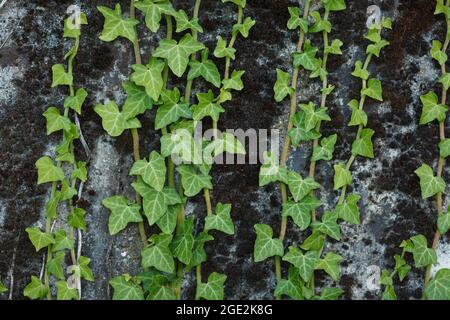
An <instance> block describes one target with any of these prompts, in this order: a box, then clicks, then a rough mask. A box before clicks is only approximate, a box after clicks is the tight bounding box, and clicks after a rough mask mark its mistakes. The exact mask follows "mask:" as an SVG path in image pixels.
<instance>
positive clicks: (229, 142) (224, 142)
mask: <svg viewBox="0 0 450 320" xmlns="http://www.w3.org/2000/svg"><path fill="white" fill-rule="evenodd" d="M224 152H227V153H230V154H243V155H245V154H246V152H245V147H244V146H243V145H242V143H241V142H240V141H239V139H238V138H236V137H235V136H234V135H233V134H231V133H226V132H224V133H222V136H221V137H220V138H217V139H215V140H214V141H212V142H211V143H209V144H208V145H207V146H206V147H205V149H204V156H203V158H204V159H205V158H206V155H208V156H209V155H211V156H212V157H216V156H218V155H220V154H222V153H224ZM207 160H208V161H210V162H208V163H212V159H207Z"/></svg>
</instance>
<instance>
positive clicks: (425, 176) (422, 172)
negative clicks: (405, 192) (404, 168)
mask: <svg viewBox="0 0 450 320" xmlns="http://www.w3.org/2000/svg"><path fill="white" fill-rule="evenodd" d="M414 173H415V174H416V175H417V176H418V177H419V179H420V190H421V192H422V198H423V199H426V198H429V197H432V196H434V195H436V194H437V193H439V192H444V190H445V181H444V179H442V178H441V177H438V176H434V174H433V169H431V167H430V166H428V165H426V164H422V165H421V166H420V168H418V169H417V170H416V171H414Z"/></svg>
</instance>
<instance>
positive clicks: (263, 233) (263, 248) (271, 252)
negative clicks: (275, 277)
mask: <svg viewBox="0 0 450 320" xmlns="http://www.w3.org/2000/svg"><path fill="white" fill-rule="evenodd" d="M255 231H256V241H255V248H254V252H253V254H254V259H255V262H260V261H264V260H266V259H267V258H270V257H273V256H280V257H282V256H283V254H284V248H283V242H282V241H281V240H280V239H273V231H272V228H271V227H270V226H268V225H266V224H255Z"/></svg>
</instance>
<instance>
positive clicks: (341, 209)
mask: <svg viewBox="0 0 450 320" xmlns="http://www.w3.org/2000/svg"><path fill="white" fill-rule="evenodd" d="M360 199H361V196H359V195H357V194H354V193H350V194H349V195H348V197H347V199H346V200H345V201H344V203H342V204H338V205H337V206H336V212H337V214H338V217H339V219H342V220H344V221H347V222H349V223H352V224H356V225H359V224H360V223H361V219H360V217H359V215H360V213H359V207H358V202H359V200H360Z"/></svg>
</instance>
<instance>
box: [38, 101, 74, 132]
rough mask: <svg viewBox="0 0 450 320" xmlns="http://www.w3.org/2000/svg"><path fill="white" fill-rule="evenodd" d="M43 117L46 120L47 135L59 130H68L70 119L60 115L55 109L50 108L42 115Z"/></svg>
mask: <svg viewBox="0 0 450 320" xmlns="http://www.w3.org/2000/svg"><path fill="white" fill-rule="evenodd" d="M43 115H44V117H45V119H47V135H50V134H52V133H53V132H57V131H59V130H64V131H69V130H70V124H71V122H70V119H69V118H68V117H65V116H64V115H61V114H60V113H59V110H58V109H57V108H55V107H50V108H48V109H47V110H46V111H45V112H44V113H43Z"/></svg>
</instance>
